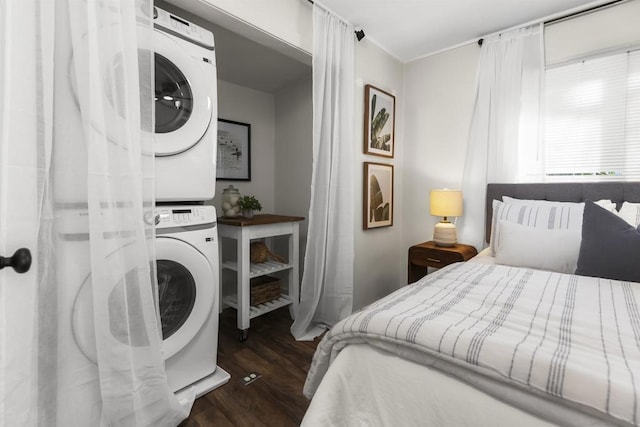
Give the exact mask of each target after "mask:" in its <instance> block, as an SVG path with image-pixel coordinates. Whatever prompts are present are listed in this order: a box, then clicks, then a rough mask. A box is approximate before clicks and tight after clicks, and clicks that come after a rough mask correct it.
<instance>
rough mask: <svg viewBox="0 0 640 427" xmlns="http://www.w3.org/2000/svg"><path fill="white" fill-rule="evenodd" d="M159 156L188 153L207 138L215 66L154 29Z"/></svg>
mask: <svg viewBox="0 0 640 427" xmlns="http://www.w3.org/2000/svg"><path fill="white" fill-rule="evenodd" d="M153 43H154V46H153V48H154V51H155V98H154V99H155V136H154V150H155V154H156V156H171V155H174V154H179V153H181V152H183V151H186V150H188V149H189V148H191V147H193V146H194V145H195V144H197V143H198V142H199V141H200V139H202V137H203V136H204V134H205V132H206V131H207V129H208V128H209V125H210V123H211V120H212V119H211V116H212V108H213V104H212V103H213V100H212V99H211V93H212V90H211V85H212V84H213V83H215V78H216V76H215V74H212V75H207V73H206V72H205V70H204V69H206V68H207V67H212V65H208V64H205V63H203V61H202V58H194V57H192V56H190V55H188V54H187V53H185V52H184V49H183V48H182V47H181V46H180V45H179V44H178V43H177V42H176V41H175V40H173V39H172V38H171V37H169V36H168V35H166V34H165V33H163V32H161V31H159V30H154V39H153Z"/></svg>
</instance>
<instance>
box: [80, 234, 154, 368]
mask: <svg viewBox="0 0 640 427" xmlns="http://www.w3.org/2000/svg"><path fill="white" fill-rule="evenodd" d="M135 248H136V245H128V244H122V245H121V246H120V247H119V248H116V249H115V250H113V252H111V253H110V254H109V256H108V257H107V267H106V269H105V273H103V275H104V277H107V278H108V277H109V275H110V273H109V272H111V271H124V272H125V273H124V277H122V276H115V277H114V280H113V283H111V284H110V285H107V286H100V288H99V289H98V290H97V291H98V292H100V295H94V293H95V292H96V290H95V289H93V286H92V277H91V273H89V274H88V275H87V276H86V277H85V280H84V281H83V283H82V285H81V287H80V289H79V290H78V294H77V295H76V298H75V300H74V303H73V310H72V314H71V323H72V324H71V327H72V330H73V335H74V339H75V342H76V344H77V345H78V347H79V349H80V351H82V353H83V354H84V355H85V356H86V357H87V359H89V360H91V361H92V362H94V363H96V361H97V346H98V345H99V346H100V347H101V348H105V349H109V351H110V354H128V353H129V352H131V351H133V352H136V351H138V349H139V351H141V352H145V351H147V350H146V349H148V347H149V345H150V342H151V341H150V339H149V335H148V334H149V331H153V330H155V328H154V327H153V326H152V325H149V324H147V323H146V322H148V321H150V319H148V318H146V317H145V315H144V312H145V308H146V309H149V308H150V307H149V298H148V296H149V295H151V293H147V294H146V295H144V292H142V290H143V287H144V286H148V277H149V268H148V267H146V266H145V267H144V268H140V266H139V265H138V261H139V257H138V256H136V253H135V252H134V251H135ZM95 301H102V302H104V304H102V305H101V306H100V307H97V306H96V305H95ZM96 316H97V317H98V318H101V319H104V320H105V322H101V324H100V325H99V327H98V328H96V326H95V322H94V318H95V317H96ZM151 321H153V319H151ZM96 336H99V338H98V339H96Z"/></svg>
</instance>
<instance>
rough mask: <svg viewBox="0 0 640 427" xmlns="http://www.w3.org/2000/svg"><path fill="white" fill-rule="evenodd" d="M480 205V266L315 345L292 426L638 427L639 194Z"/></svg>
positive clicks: (409, 292) (434, 282) (412, 291)
mask: <svg viewBox="0 0 640 427" xmlns="http://www.w3.org/2000/svg"><path fill="white" fill-rule="evenodd" d="M486 206H487V213H486V240H487V242H488V243H489V247H487V248H486V249H484V250H483V251H481V252H480V254H479V255H478V256H477V257H475V258H473V259H472V260H470V261H468V262H466V263H457V264H453V265H450V266H447V267H445V268H443V269H440V270H438V271H436V272H434V273H431V274H429V275H427V276H425V277H424V278H422V279H421V280H419V281H418V282H416V283H413V284H410V285H408V286H405V287H403V288H401V289H399V290H398V291H396V292H394V293H392V294H391V295H388V296H387V297H385V298H382V299H381V300H379V301H377V302H375V303H373V304H371V305H370V306H368V307H366V308H364V309H362V310H360V311H358V312H356V313H354V314H352V315H351V316H349V317H348V318H347V319H344V320H343V321H341V322H339V323H338V324H337V325H335V326H334V327H333V328H332V329H331V330H330V331H329V332H328V333H327V334H326V335H325V336H324V337H323V339H322V341H321V343H320V344H319V345H318V348H317V350H316V353H315V354H314V358H313V362H312V364H311V368H310V370H309V374H308V377H307V380H306V383H305V388H304V393H305V395H306V396H307V397H309V398H311V403H310V406H309V409H308V411H307V413H306V414H305V417H304V419H303V422H302V425H307V426H314V425H322V426H326V425H367V426H370V425H402V426H405V425H407V426H408V425H432V426H463V425H473V426H483V425H484V426H501V425H502V426H513V425H518V426H545V425H571V426H587V425H593V426H596V425H638V424H639V423H640V414H639V412H640V405H639V403H640V283H636V282H640V232H639V231H638V228H637V227H638V223H640V183H619V182H607V183H571V184H489V186H488V188H487V203H486ZM636 221H637V222H636ZM574 273H575V274H574Z"/></svg>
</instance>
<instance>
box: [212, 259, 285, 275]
mask: <svg viewBox="0 0 640 427" xmlns="http://www.w3.org/2000/svg"><path fill="white" fill-rule="evenodd" d="M222 268H226V269H227V270H233V271H236V272H237V271H238V263H237V262H235V261H223V262H222ZM289 268H293V265H291V264H285V263H282V262H277V261H265V262H261V263H257V264H256V263H251V264H250V266H249V277H250V278H252V279H253V278H254V277H259V276H264V275H266V274H271V273H275V272H278V271H283V270H287V269H289Z"/></svg>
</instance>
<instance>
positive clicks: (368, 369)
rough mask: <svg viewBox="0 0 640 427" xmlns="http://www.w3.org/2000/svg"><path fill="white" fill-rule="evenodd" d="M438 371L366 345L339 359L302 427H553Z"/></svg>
mask: <svg viewBox="0 0 640 427" xmlns="http://www.w3.org/2000/svg"><path fill="white" fill-rule="evenodd" d="M553 425H554V424H551V423H549V422H547V421H545V420H542V419H540V418H538V417H536V416H534V415H532V414H529V413H527V412H524V411H522V410H520V409H518V408H515V407H513V406H510V405H508V404H506V403H504V402H502V401H500V400H498V399H495V398H494V397H492V396H489V395H488V394H486V393H484V392H482V391H479V390H477V389H476V388H474V387H472V386H470V385H468V384H466V383H464V382H462V381H459V380H457V379H455V378H453V377H450V376H448V375H446V374H444V373H442V372H440V371H438V370H436V369H433V368H430V367H427V366H423V365H420V364H417V363H415V362H411V361H409V360H405V359H402V358H400V357H397V356H394V355H392V354H390V353H388V352H386V351H384V350H379V349H376V348H373V347H370V346H368V345H366V344H354V345H349V346H347V347H346V348H345V349H344V350H342V351H341V352H340V353H339V355H338V356H337V357H336V359H335V360H334V362H333V363H332V365H331V369H329V371H328V372H327V374H326V375H325V377H324V378H323V380H322V383H321V384H320V387H319V388H318V390H317V391H316V394H315V395H314V397H313V400H312V401H311V404H310V406H309V408H308V410H307V413H306V414H305V417H304V419H303V421H302V426H309V427H312V426H432V427H437V426H443V427H444V426H456V427H458V426H474V427H476V426H477V427H480V426H492V427H501V426H504V427H512V426H518V427H547V426H553Z"/></svg>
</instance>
